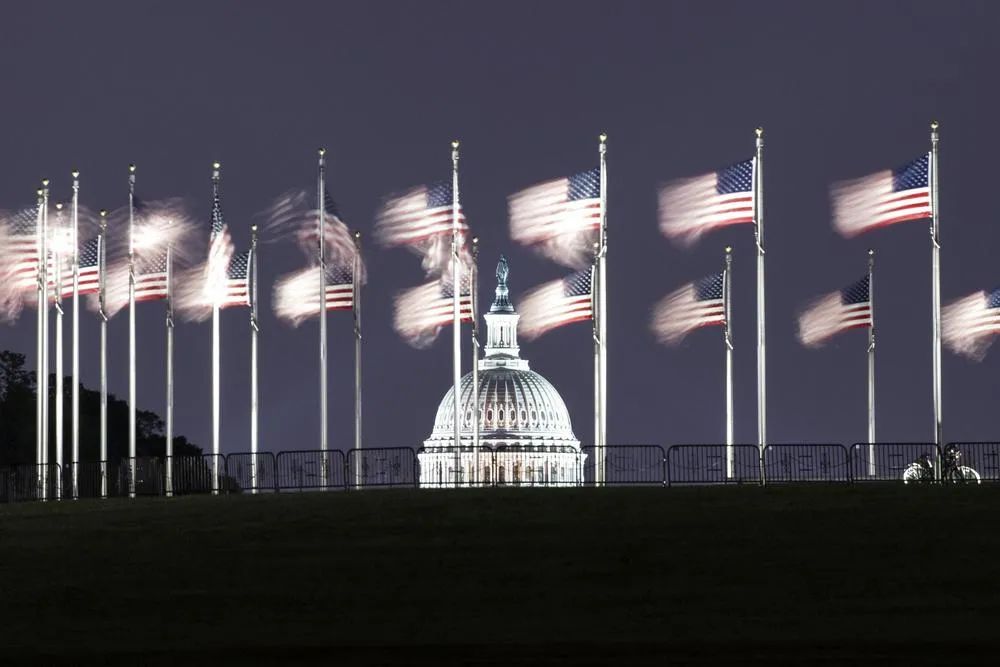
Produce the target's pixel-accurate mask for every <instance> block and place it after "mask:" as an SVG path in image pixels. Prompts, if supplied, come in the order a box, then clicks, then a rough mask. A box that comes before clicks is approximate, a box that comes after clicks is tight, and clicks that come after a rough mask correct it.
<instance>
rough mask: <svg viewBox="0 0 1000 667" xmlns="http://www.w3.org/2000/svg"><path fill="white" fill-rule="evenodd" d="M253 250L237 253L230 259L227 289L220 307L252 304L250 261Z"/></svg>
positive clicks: (227, 271)
mask: <svg viewBox="0 0 1000 667" xmlns="http://www.w3.org/2000/svg"><path fill="white" fill-rule="evenodd" d="M252 252H253V251H251V250H244V251H243V252H239V253H236V254H235V255H233V257H232V259H230V260H229V268H228V269H227V270H226V289H225V291H224V292H223V295H222V300H221V301H220V303H219V308H229V307H232V306H249V305H250V261H251V253H252Z"/></svg>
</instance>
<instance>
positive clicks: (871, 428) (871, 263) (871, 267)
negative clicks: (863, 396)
mask: <svg viewBox="0 0 1000 667" xmlns="http://www.w3.org/2000/svg"><path fill="white" fill-rule="evenodd" d="M868 303H869V304H870V306H869V308H870V310H871V319H872V323H871V326H870V327H868V475H869V476H870V477H874V476H875V251H874V250H872V249H869V250H868Z"/></svg>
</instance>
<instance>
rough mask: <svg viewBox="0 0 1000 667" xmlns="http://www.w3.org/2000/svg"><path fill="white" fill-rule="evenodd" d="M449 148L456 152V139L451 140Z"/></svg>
mask: <svg viewBox="0 0 1000 667" xmlns="http://www.w3.org/2000/svg"><path fill="white" fill-rule="evenodd" d="M451 147H452V148H453V149H455V150H456V151H457V150H458V139H452V140H451Z"/></svg>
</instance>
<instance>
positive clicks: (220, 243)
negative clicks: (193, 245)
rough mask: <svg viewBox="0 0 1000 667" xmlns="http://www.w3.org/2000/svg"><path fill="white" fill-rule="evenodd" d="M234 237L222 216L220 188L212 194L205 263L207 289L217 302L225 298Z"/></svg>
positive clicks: (219, 302)
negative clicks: (210, 229)
mask: <svg viewBox="0 0 1000 667" xmlns="http://www.w3.org/2000/svg"><path fill="white" fill-rule="evenodd" d="M233 250H234V248H233V239H232V237H231V236H230V235H229V228H228V227H227V226H226V221H225V219H224V218H223V217H222V203H221V202H220V201H219V190H218V188H216V189H215V193H214V195H213V196H212V232H211V236H210V237H209V245H208V261H207V262H206V264H205V289H206V291H207V293H208V294H209V295H211V298H212V300H213V301H214V302H215V303H218V304H220V305H221V302H222V301H224V300H225V293H226V283H227V277H226V276H227V273H228V270H229V261H230V259H231V258H232V256H233Z"/></svg>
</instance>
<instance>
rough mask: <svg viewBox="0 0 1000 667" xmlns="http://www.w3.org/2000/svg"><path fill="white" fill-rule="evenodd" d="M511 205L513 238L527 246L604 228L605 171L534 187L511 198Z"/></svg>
mask: <svg viewBox="0 0 1000 667" xmlns="http://www.w3.org/2000/svg"><path fill="white" fill-rule="evenodd" d="M507 206H508V210H509V213H510V234H511V238H513V239H514V240H515V241H517V242H518V243H523V244H525V245H533V244H536V243H541V242H544V241H547V240H549V239H551V238H554V237H557V236H561V235H563V234H578V233H580V232H586V231H589V230H596V229H600V226H601V171H600V169H597V168H595V169H590V170H589V171H584V172H582V173H579V174H575V175H573V176H570V177H569V178H558V179H556V180H554V181H548V182H545V183H540V184H538V185H534V186H532V187H530V188H527V189H525V190H521V191H520V192H518V193H516V194H513V195H511V196H510V197H508V199H507Z"/></svg>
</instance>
